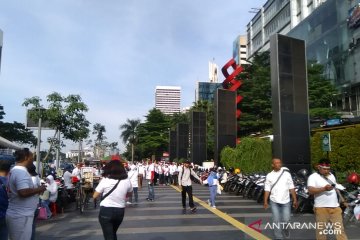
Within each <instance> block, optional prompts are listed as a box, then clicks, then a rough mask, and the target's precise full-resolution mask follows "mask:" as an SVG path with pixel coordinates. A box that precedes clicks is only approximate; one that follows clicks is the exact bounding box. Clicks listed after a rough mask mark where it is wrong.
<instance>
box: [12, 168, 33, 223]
mask: <svg viewBox="0 0 360 240" xmlns="http://www.w3.org/2000/svg"><path fill="white" fill-rule="evenodd" d="M8 187H9V190H10V192H9V193H8V195H9V207H8V209H7V211H6V215H7V216H11V217H24V216H25V217H31V216H34V213H35V209H36V207H37V204H38V203H39V195H38V194H35V195H33V196H31V197H27V198H23V197H19V196H18V190H21V189H27V188H34V183H33V181H32V179H31V176H30V174H29V173H28V171H27V169H26V168H25V167H22V166H15V167H14V168H13V169H11V170H10V173H9V182H8ZM19 227H20V226H19Z"/></svg>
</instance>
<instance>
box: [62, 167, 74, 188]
mask: <svg viewBox="0 0 360 240" xmlns="http://www.w3.org/2000/svg"><path fill="white" fill-rule="evenodd" d="M71 176H72V174H71V173H70V172H69V171H65V173H64V176H63V178H64V184H65V187H66V188H67V189H71V188H74V185H73V184H72V183H71Z"/></svg>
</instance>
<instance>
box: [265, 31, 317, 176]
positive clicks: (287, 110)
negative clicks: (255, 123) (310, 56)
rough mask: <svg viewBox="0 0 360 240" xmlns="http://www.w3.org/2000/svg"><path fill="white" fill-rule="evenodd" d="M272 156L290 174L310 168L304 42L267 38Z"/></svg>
mask: <svg viewBox="0 0 360 240" xmlns="http://www.w3.org/2000/svg"><path fill="white" fill-rule="evenodd" d="M270 52H271V55H270V56H271V91H272V112H273V128H274V142H273V155H274V157H276V158H280V159H282V161H283V163H284V165H285V166H287V167H288V168H289V169H290V170H292V171H297V170H298V169H301V168H307V169H310V162H311V161H310V131H309V129H310V127H309V104H308V84H307V70H306V54H305V42H304V41H303V40H299V39H295V38H290V37H286V36H282V35H280V34H276V35H273V36H271V38H270Z"/></svg>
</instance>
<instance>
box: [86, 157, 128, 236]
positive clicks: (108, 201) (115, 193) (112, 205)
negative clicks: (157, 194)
mask: <svg viewBox="0 0 360 240" xmlns="http://www.w3.org/2000/svg"><path fill="white" fill-rule="evenodd" d="M103 170H104V173H103V179H101V181H100V182H99V185H98V186H97V187H96V189H95V192H94V195H93V198H94V199H96V198H98V197H99V196H101V202H100V212H99V222H100V225H101V229H102V232H103V235H104V239H105V240H116V239H117V236H116V232H117V230H118V228H119V226H120V224H121V223H122V221H123V219H124V214H125V206H126V197H129V196H130V195H131V193H132V191H133V188H132V186H131V182H130V179H128V175H127V173H126V170H125V168H124V166H123V164H122V163H121V162H120V161H118V160H112V161H110V162H109V163H108V164H106V166H105V167H104V168H103Z"/></svg>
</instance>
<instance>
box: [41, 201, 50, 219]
mask: <svg viewBox="0 0 360 240" xmlns="http://www.w3.org/2000/svg"><path fill="white" fill-rule="evenodd" d="M40 205H41V206H42V207H44V208H46V212H47V217H48V218H50V217H51V216H52V213H51V210H50V208H49V205H50V200H41V203H40Z"/></svg>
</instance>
